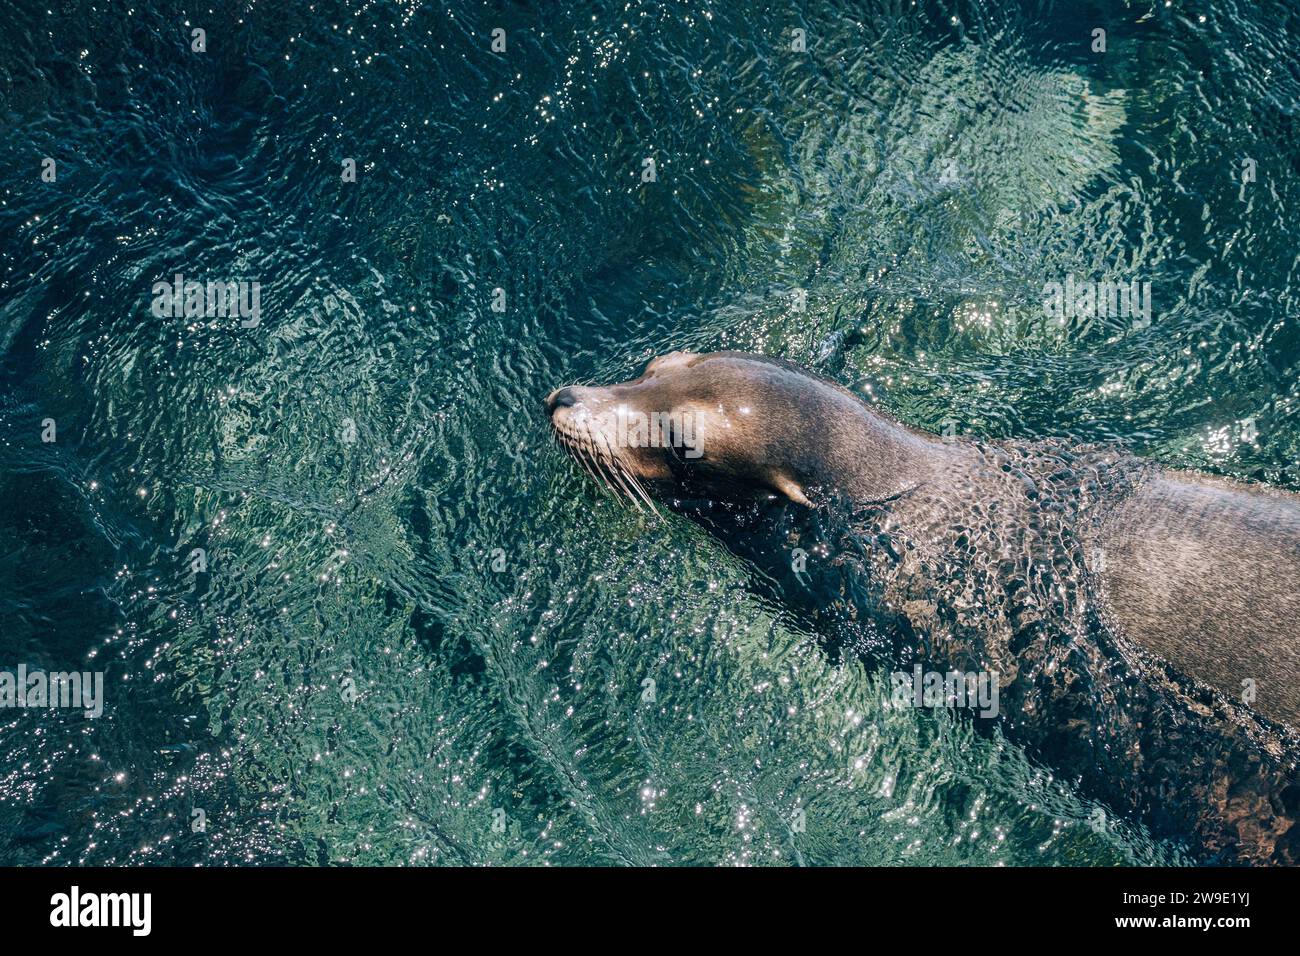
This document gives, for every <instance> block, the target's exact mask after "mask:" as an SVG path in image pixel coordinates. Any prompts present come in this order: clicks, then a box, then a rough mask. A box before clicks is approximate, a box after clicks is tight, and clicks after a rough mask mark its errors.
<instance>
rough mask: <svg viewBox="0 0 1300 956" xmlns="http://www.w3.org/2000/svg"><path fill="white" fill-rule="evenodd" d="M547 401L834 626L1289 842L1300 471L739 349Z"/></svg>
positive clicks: (1055, 745)
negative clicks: (1148, 450)
mask: <svg viewBox="0 0 1300 956" xmlns="http://www.w3.org/2000/svg"><path fill="white" fill-rule="evenodd" d="M545 405H546V410H547V412H548V415H549V417H550V422H551V426H552V429H553V432H554V434H555V436H556V437H557V439H558V440H559V442H560V443H561V444H562V445H563V446H564V447H565V448H566V449H567V450H568V451H569V452H571V453H572V454H573V455H574V456H575V457H576V458H577V459H578V460H579V461H580V462H581V463H582V464H583V466H584V467H585V468H586V469H587V471H588V472H589V473H590V474H591V476H592V477H593V478H595V479H596V480H597V481H598V482H600V483H601V484H602V485H604V486H606V487H607V488H609V489H611V490H612V491H614V492H615V493H616V494H618V495H621V496H623V497H625V498H626V499H628V500H629V501H632V502H635V503H636V504H638V506H640V507H643V508H644V507H648V508H651V509H653V508H654V507H655V503H656V502H663V503H666V504H668V505H669V506H671V507H673V508H674V509H676V510H679V511H681V512H683V513H686V514H689V515H690V516H691V517H692V518H694V519H696V520H698V521H700V522H701V523H703V524H704V525H705V526H706V527H708V528H709V529H710V530H711V531H714V532H715V533H717V534H719V535H720V536H721V537H722V538H723V540H724V541H725V542H726V543H727V544H728V546H729V547H731V548H732V549H733V550H735V551H737V552H738V553H740V554H742V555H744V556H745V557H746V558H748V559H750V560H752V561H754V562H755V563H756V564H758V565H759V566H760V567H761V568H762V569H763V570H764V571H765V572H767V573H766V574H764V575H761V576H759V577H760V579H762V580H774V581H778V584H777V585H776V586H777V587H778V588H779V590H780V591H781V593H782V594H783V595H784V596H785V597H787V598H788V599H789V600H791V601H793V602H795V603H796V604H797V605H800V606H803V607H805V608H806V609H807V610H809V611H810V612H811V613H812V614H814V615H815V616H816V618H817V619H818V621H819V622H821V623H822V624H825V625H827V627H828V632H829V631H836V630H840V631H843V632H844V633H852V634H856V635H857V637H855V638H853V640H854V646H855V647H857V649H859V650H861V651H862V652H863V653H865V654H868V655H870V656H873V657H876V658H878V659H879V660H881V661H885V662H892V663H893V664H894V665H895V666H900V665H904V664H906V665H907V666H909V667H910V666H912V665H913V663H916V664H920V663H926V664H933V665H936V666H940V667H947V668H958V669H960V670H959V672H960V673H983V674H993V675H995V676H996V679H997V681H998V682H999V684H1000V686H1001V694H1000V696H1001V708H1000V710H1001V714H1002V716H1001V717H1000V718H999V720H1000V723H1001V725H1002V727H1003V729H1004V732H1005V733H1006V734H1007V735H1008V736H1009V737H1010V738H1011V739H1013V740H1015V741H1017V742H1018V743H1020V744H1021V745H1022V746H1024V747H1025V749H1026V751H1027V752H1028V753H1029V754H1030V755H1031V756H1032V757H1035V758H1036V759H1039V760H1041V761H1043V762H1044V763H1046V764H1048V765H1049V766H1051V767H1053V768H1054V769H1056V770H1057V771H1059V772H1061V773H1063V774H1065V775H1067V776H1068V777H1070V778H1071V779H1074V780H1076V781H1077V782H1078V783H1079V784H1080V786H1081V787H1082V789H1083V790H1084V791H1085V792H1087V793H1089V794H1090V795H1093V796H1096V797H1097V798H1098V799H1101V800H1103V801H1105V802H1107V803H1109V804H1110V805H1111V806H1113V807H1114V808H1115V809H1117V810H1119V811H1120V812H1122V813H1124V814H1127V815H1130V816H1132V817H1135V818H1138V819H1141V820H1142V821H1143V822H1145V823H1146V824H1147V826H1148V827H1149V828H1150V829H1151V831H1152V833H1153V834H1154V835H1156V836H1158V837H1164V838H1168V839H1171V840H1173V841H1175V842H1179V843H1181V844H1183V845H1185V846H1186V847H1187V848H1188V849H1189V851H1190V852H1192V853H1193V854H1194V855H1196V856H1197V857H1198V858H1199V859H1201V860H1203V861H1205V862H1274V863H1294V862H1297V861H1298V860H1300V826H1298V825H1297V823H1298V821H1300V777H1298V776H1297V766H1298V765H1300V736H1297V733H1296V729H1297V728H1300V687H1298V686H1297V682H1296V678H1298V677H1300V627H1298V626H1297V623H1296V622H1300V496H1297V495H1295V494H1293V493H1290V492H1285V491H1281V490H1277V489H1269V488H1264V487H1260V486H1256V485H1248V484H1243V483H1239V482H1233V481H1228V480H1225V479H1221V478H1213V477H1210V476H1206V475H1201V474H1195V473H1190V472H1180V471H1174V470H1168V469H1164V468H1162V467H1160V466H1158V465H1156V464H1155V463H1153V462H1150V461H1147V460H1144V459H1142V458H1139V457H1136V456H1133V455H1131V454H1128V453H1126V452H1124V451H1123V450H1121V449H1118V448H1114V447H1107V446H1074V445H1071V444H1069V443H1067V442H1063V441H1045V442H1033V443H1025V442H1020V443H1017V442H1000V441H971V440H951V439H943V438H940V437H937V436H933V435H929V434H926V433H924V432H921V431H918V430H916V429H912V428H909V427H907V426H906V425H903V424H902V423H900V422H898V421H896V420H894V419H893V418H891V417H890V416H888V415H886V414H884V413H883V412H881V411H879V410H877V409H875V408H872V407H871V406H869V405H868V404H867V403H866V402H864V401H863V400H862V399H861V398H859V397H858V396H857V395H855V394H853V393H852V392H849V391H848V390H846V389H844V388H842V387H840V386H839V385H837V384H835V383H833V382H829V381H826V380H824V379H821V378H819V377H817V376H814V375H812V374H810V373H808V372H806V371H804V370H802V369H800V368H799V367H798V366H796V365H793V364H791V363H789V362H785V361H782V360H779V359H773V358H767V357H763V356H758V355H749V354H745V353H739V352H714V353H708V354H694V353H689V352H674V353H671V354H668V355H664V356H661V357H659V358H656V359H654V360H653V361H651V362H650V363H649V365H647V366H646V369H645V371H644V373H643V374H642V375H641V376H640V377H639V378H637V379H634V380H632V381H629V382H624V383H621V384H615V385H609V386H605V387H587V386H568V387H565V388H560V389H557V390H556V391H554V392H552V393H551V394H550V395H548V396H547V397H546V400H545ZM796 548H797V549H798V551H795V550H794V549H796ZM792 553H794V554H799V555H803V556H804V559H803V560H802V561H794V562H792V561H791V554H792ZM808 556H811V557H808ZM801 565H802V566H801ZM791 572H793V573H791ZM864 622H865V623H870V624H871V627H870V628H864V627H863V625H864ZM863 635H866V636H865V637H863Z"/></svg>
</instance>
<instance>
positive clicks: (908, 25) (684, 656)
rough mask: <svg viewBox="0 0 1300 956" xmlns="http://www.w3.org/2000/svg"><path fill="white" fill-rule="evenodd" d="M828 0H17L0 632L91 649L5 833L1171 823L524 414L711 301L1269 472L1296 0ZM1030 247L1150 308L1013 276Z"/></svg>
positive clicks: (521, 842) (621, 858)
mask: <svg viewBox="0 0 1300 956" xmlns="http://www.w3.org/2000/svg"><path fill="white" fill-rule="evenodd" d="M852 6H853V7H854V9H855V12H854V13H853V14H851V15H850V14H849V13H846V12H844V11H843V10H841V9H839V8H838V6H837V5H834V4H824V3H820V2H816V3H809V4H804V5H801V6H800V9H798V10H796V9H794V8H792V7H790V6H788V5H781V4H774V5H763V4H746V3H732V2H726V3H717V4H708V3H697V2H685V3H663V4H659V3H635V2H633V3H626V4H625V3H621V2H620V3H598V4H581V3H580V4H567V5H564V8H563V9H561V8H560V7H559V6H558V5H550V4H539V5H537V6H536V8H535V9H531V8H528V7H526V6H519V7H516V6H512V5H498V4H495V3H489V4H483V5H467V4H461V3H453V4H451V5H450V6H448V7H443V6H427V5H424V4H420V3H414V2H403V3H390V2H383V3H378V2H359V0H354V2H349V3H337V4H335V3H315V4H308V3H305V2H304V3H297V2H294V3H289V2H285V3H282V4H276V3H262V2H253V0H249V2H247V3H230V4H216V5H208V4H201V5H200V4H196V5H193V6H190V7H183V6H181V5H176V4H170V3H157V4H154V3H146V4H141V5H138V6H132V5H131V4H126V3H117V2H102V3H98V4H84V3H74V2H70V3H57V4H55V3H44V2H42V3H36V2H30V0H17V2H16V4H11V5H10V7H7V8H6V9H7V11H10V12H8V13H7V14H6V25H5V30H4V32H3V35H0V113H2V120H0V121H2V122H3V130H2V135H0V169H3V171H4V172H3V180H2V181H0V349H2V353H0V356H2V361H3V365H2V366H0V666H5V667H11V666H13V665H15V664H17V663H18V662H24V663H26V664H27V665H28V666H29V667H33V668H35V667H48V668H50V669H55V670H62V669H74V668H85V669H98V670H102V671H104V672H105V674H106V677H107V687H106V691H105V698H106V702H105V713H104V715H103V716H102V717H100V718H99V719H95V720H91V719H86V718H84V717H82V716H80V715H79V714H76V713H68V712H65V711H22V710H6V711H3V712H0V856H2V857H3V859H4V861H5V862H14V863H41V862H44V863H69V862H81V863H95V864H106V863H175V864H192V863H207V864H230V863H283V862H290V863H359V864H403V863H425V862H436V863H441V862H449V863H503V864H507V863H508V864H543V863H562V864H573V863H583V864H588V863H622V864H674V863H676V864H681V863H700V864H739V863H754V864H770V863H790V862H802V863H810V864H827V863H866V864H954V863H980V864H987V863H1005V864H1078V863H1095V864H1114V863H1147V862H1162V861H1163V862H1178V861H1180V860H1181V859H1182V856H1181V854H1180V851H1179V850H1178V848H1177V847H1176V846H1173V845H1169V844H1165V843H1157V842H1153V841H1152V840H1151V839H1149V838H1148V837H1147V836H1146V835H1145V834H1144V833H1143V832H1141V831H1140V829H1137V828H1134V827H1130V826H1127V825H1125V824H1122V823H1121V824H1117V823H1115V822H1114V821H1113V820H1110V819H1108V818H1105V817H1102V819H1103V820H1104V822H1103V824H1102V825H1097V820H1098V818H1099V817H1098V813H1097V811H1098V809H1099V808H1097V807H1096V806H1094V805H1093V804H1091V803H1089V802H1088V801H1087V800H1085V799H1083V798H1082V797H1080V796H1079V795H1078V794H1077V793H1076V792H1075V791H1074V790H1073V789H1072V788H1071V786H1070V784H1069V782H1068V781H1060V780H1055V779H1053V778H1052V777H1051V776H1050V774H1048V773H1047V772H1045V771H1044V770H1043V769H1042V768H1039V767H1035V766H1034V765H1032V764H1031V763H1030V762H1029V761H1028V760H1026V758H1025V757H1024V756H1023V754H1021V753H1019V752H1018V751H1017V750H1016V749H1015V748H1014V747H1011V746H1010V745H1007V744H1005V743H1003V742H1001V741H1000V738H999V737H998V736H997V735H980V734H975V733H974V732H973V731H972V730H971V728H970V722H969V721H963V720H954V719H952V718H951V717H950V716H949V715H948V714H946V713H943V712H940V713H934V712H916V711H899V710H894V709H890V708H887V707H884V706H882V705H883V704H884V702H885V700H886V699H887V691H886V688H885V686H884V684H883V683H882V681H881V677H880V675H878V674H875V673H873V672H871V671H870V670H869V669H867V668H865V667H864V665H863V664H861V663H859V662H855V661H852V660H849V661H846V662H842V663H841V662H834V661H832V660H830V659H828V656H827V654H826V653H825V651H824V649H823V648H822V647H821V646H820V645H819V643H818V640H817V638H816V637H815V635H814V634H813V632H812V630H811V629H810V628H809V626H808V624H807V622H806V621H804V620H802V619H801V618H800V616H799V614H797V613H796V612H795V611H793V610H792V609H790V608H787V607H784V606H778V605H774V604H772V603H770V602H768V601H765V600H764V599H762V598H760V597H759V596H758V592H756V591H755V589H754V588H753V587H752V586H751V585H752V582H751V580H750V578H751V576H752V574H753V572H752V571H751V569H749V568H748V567H747V566H745V565H744V564H743V563H741V562H740V561H738V560H737V559H736V558H734V557H732V556H731V555H730V554H728V553H727V552H726V551H725V550H724V549H723V548H722V547H721V546H720V545H719V544H718V543H717V542H716V541H714V540H713V539H712V538H710V537H709V536H708V535H706V534H704V533H703V532H702V531H701V530H700V529H699V528H698V527H696V526H695V525H693V524H691V523H690V522H688V521H685V520H683V519H680V518H676V517H668V518H666V519H665V520H663V521H659V522H655V521H651V520H649V519H647V518H644V517H639V516H637V515H636V514H633V513H628V512H626V511H625V510H623V509H622V508H620V507H619V506H618V505H617V504H615V503H614V502H612V501H610V500H608V499H604V498H601V497H600V496H599V495H598V494H597V493H596V491H595V490H594V489H593V488H592V486H591V483H590V482H589V481H587V480H586V479H585V477H584V476H583V474H582V473H581V471H580V470H579V469H578V468H577V467H575V465H574V463H573V462H572V461H571V460H570V459H568V458H567V457H566V456H565V455H564V454H563V453H562V452H561V451H560V450H558V449H557V448H556V447H555V446H554V445H553V443H552V441H551V439H550V437H549V434H548V430H547V428H546V424H545V420H544V417H543V415H542V409H541V404H540V401H541V398H542V396H543V395H544V394H545V393H546V392H547V391H549V390H550V389H551V388H553V387H555V386H557V385H559V384H562V383H564V382H569V381H574V380H586V381H597V380H600V381H608V380H616V379H624V378H627V377H630V376H632V375H634V374H635V373H636V372H637V371H638V370H639V368H640V366H641V365H642V364H643V363H644V362H645V360H646V359H647V358H648V357H650V356H651V355H653V354H656V353H660V352H665V351H669V350H671V349H674V348H692V349H697V350H704V349H712V348H721V347H726V348H736V349H744V350H750V351H761V352H765V353H768V354H772V355H779V356H784V357H786V358H790V359H793V360H795V361H798V362H801V363H803V364H805V365H806V366H808V367H810V368H812V369H815V370H817V371H819V372H821V373H822V374H825V375H828V376H830V377H833V378H835V379H837V380H838V381H840V382H843V383H844V384H846V385H848V386H850V387H852V388H855V389H856V390H858V391H859V392H860V393H862V394H863V395H864V396H866V397H868V398H869V399H871V400H872V401H875V402H877V403H879V404H880V405H882V406H883V407H885V408H887V409H889V410H891V411H892V412H894V413H895V414H897V415H898V416H899V417H901V418H903V419H904V420H905V421H907V422H909V423H911V424H914V425H917V426H920V427H923V428H927V429H931V430H935V431H940V430H947V431H949V432H952V433H955V434H970V435H976V436H981V437H998V438H1002V437H1019V438H1034V437H1042V436H1049V435H1062V436H1071V437H1074V438H1077V439H1080V440H1123V441H1126V442H1128V443H1130V444H1131V445H1132V446H1133V447H1134V448H1135V449H1136V450H1138V451H1140V452H1142V453H1143V454H1147V455H1151V456H1153V457H1155V458H1158V459H1159V460H1161V461H1163V462H1165V463H1167V464H1171V465H1175V466H1184V467H1200V468H1206V469H1210V470H1214V471H1219V472H1222V473H1226V474H1232V475H1237V476H1242V477H1250V478H1256V479H1261V480H1266V481H1270V482H1274V483H1277V484H1281V485H1284V486H1287V487H1293V488H1294V487H1297V486H1300V466H1298V465H1297V460H1298V456H1300V405H1298V398H1300V396H1298V394H1297V389H1298V385H1297V382H1298V381H1300V379H1298V377H1297V374H1296V373H1297V360H1298V359H1300V342H1298V341H1297V328H1298V326H1297V312H1298V310H1300V305H1298V303H1297V290H1298V289H1300V253H1298V249H1297V245H1298V244H1297V241H1296V238H1295V236H1296V227H1295V223H1296V221H1297V218H1298V216H1300V187H1298V186H1297V182H1298V181H1300V180H1298V179H1297V172H1298V170H1297V168H1296V164H1297V156H1300V149H1298V148H1297V147H1298V145H1300V144H1297V123H1298V121H1300V120H1298V117H1300V106H1298V105H1297V101H1298V100H1300V63H1298V60H1297V52H1296V51H1297V50H1298V49H1300V36H1298V34H1300V15H1298V14H1297V13H1296V12H1295V11H1294V10H1293V9H1290V8H1289V6H1288V5H1287V4H1285V3H1281V2H1278V3H1270V2H1263V3H1259V4H1255V3H1247V2H1244V0H1243V2H1229V0H1221V2H1214V3H1211V2H1209V0H1206V2H1202V3H1190V2H1185V0H1173V2H1171V3H1165V2H1164V0H1160V2H1157V3H1154V4H1150V3H1145V2H1143V3H1136V2H1135V3H1130V4H1125V3H1113V4H1088V3H1084V4H1079V3H1069V4H1061V5H1059V6H1058V5H1054V4H1051V3H1026V4H1024V5H1020V4H1010V3H1009V4H999V3H993V2H975V3H965V2H954V3H932V4H931V3H927V4H910V3H886V4H870V3H867V4H862V5H856V4H855V5H852ZM15 8H16V9H15ZM498 27H499V28H501V29H503V30H504V31H505V37H506V49H505V51H504V52H501V53H496V52H493V51H492V49H491V44H492V31H493V30H494V29H495V28H498ZM194 28H202V29H204V30H205V31H206V34H205V37H206V50H205V51H203V52H195V51H194V50H193V49H192V48H191V39H192V34H191V31H192V29H194ZM796 28H797V29H801V30H804V31H806V32H805V36H806V43H807V51H806V52H797V51H794V50H792V49H791V46H792V39H793V37H794V34H793V33H792V31H793V30H795V29H796ZM1096 28H1103V29H1105V30H1106V49H1105V52H1104V53H1103V52H1094V51H1093V49H1092V46H1093V42H1094V41H1093V34H1092V31H1093V30H1094V29H1096ZM45 157H50V158H53V159H54V160H55V167H54V168H55V170H56V178H55V180H54V181H53V182H46V181H44V180H43V178H42V169H43V165H42V160H43V159H44V158H45ZM647 158H651V159H654V160H655V170H656V175H657V178H656V180H655V181H653V182H644V181H643V172H644V169H645V166H644V160H645V159H647ZM348 159H353V160H355V163H356V170H357V173H356V181H355V182H345V181H344V180H343V177H342V175H341V170H342V169H343V165H344V161H345V160H348ZM1247 160H1250V161H1253V163H1251V164H1247V162H1246V161H1247ZM1248 170H1253V174H1254V175H1253V179H1252V178H1251V176H1250V175H1249V174H1248ZM1243 180H1248V181H1243ZM176 273H182V274H183V275H185V276H187V277H192V278H199V279H220V280H227V279H230V280H240V279H242V280H247V281H254V280H255V281H257V282H259V283H260V294H261V321H260V323H258V324H256V325H253V326H250V327H246V326H244V325H241V322H240V321H239V319H238V318H229V317H212V318H206V317H199V318H188V319H187V318H184V317H180V318H167V317H158V316H156V315H154V314H153V311H152V310H151V303H152V301H153V295H152V292H151V289H152V286H153V284H154V283H155V282H157V281H160V280H164V279H168V278H170V277H171V276H173V275H175V274H176ZM1071 275H1072V276H1076V277H1081V278H1090V279H1099V278H1103V277H1106V276H1115V277H1120V278H1123V279H1125V280H1127V279H1131V278H1137V279H1141V280H1146V281H1150V282H1151V284H1152V295H1153V310H1152V311H1153V315H1152V321H1151V323H1150V325H1149V327H1145V328H1143V327H1140V323H1139V324H1136V325H1135V324H1134V323H1130V322H1128V321H1120V320H1114V321H1091V322H1088V321H1067V322H1065V323H1060V322H1050V321H1046V320H1045V319H1044V317H1043V312H1042V307H1041V302H1042V288H1043V285H1044V283H1045V282H1049V281H1060V280H1062V279H1063V278H1064V277H1066V276H1071ZM497 289H500V290H503V295H504V311H496V310H494V309H493V303H494V296H495V297H496V298H497V301H498V302H499V301H500V297H499V296H497V294H496V293H495V292H494V290H497ZM794 289H803V290H805V292H806V311H803V312H800V311H799V310H798V306H797V297H796V296H795V295H793V294H792V290H794ZM47 419H49V420H53V423H54V426H55V429H56V440H54V441H52V442H45V441H42V435H43V432H44V431H45V430H46V426H45V424H44V423H45V421H46V420H47ZM196 549H201V550H202V557H203V558H205V560H206V570H200V571H195V570H194V567H195V565H196V563H202V562H201V561H198V562H196V558H195V556H194V552H195V550H196ZM651 682H652V683H651ZM200 821H202V822H203V823H204V824H205V825H204V826H199V825H198V823H199V822H200Z"/></svg>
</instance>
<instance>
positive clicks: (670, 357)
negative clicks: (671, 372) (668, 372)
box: [645, 351, 695, 372]
mask: <svg viewBox="0 0 1300 956" xmlns="http://www.w3.org/2000/svg"><path fill="white" fill-rule="evenodd" d="M693 358H695V353H694V352H682V351H677V352H665V353H664V354H663V355H657V356H655V357H654V358H652V359H651V360H650V361H649V362H647V363H646V367H645V370H646V371H647V372H648V371H650V370H651V369H652V368H657V367H661V366H664V365H672V364H675V363H677V362H684V361H686V360H688V359H693Z"/></svg>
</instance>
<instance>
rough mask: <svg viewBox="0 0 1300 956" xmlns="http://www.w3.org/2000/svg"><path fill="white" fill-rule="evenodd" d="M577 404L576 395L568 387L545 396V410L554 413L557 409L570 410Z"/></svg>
mask: <svg viewBox="0 0 1300 956" xmlns="http://www.w3.org/2000/svg"><path fill="white" fill-rule="evenodd" d="M576 404H578V395H577V393H576V392H575V391H574V389H573V388H571V387H570V386H567V385H566V386H565V387H564V388H557V389H556V390H555V391H553V392H551V394H550V395H547V396H546V410H547V411H548V412H554V411H555V410H556V409H557V408H571V407H572V406H574V405H576Z"/></svg>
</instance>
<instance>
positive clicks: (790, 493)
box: [772, 475, 812, 508]
mask: <svg viewBox="0 0 1300 956" xmlns="http://www.w3.org/2000/svg"><path fill="white" fill-rule="evenodd" d="M772 487H773V488H775V489H776V490H777V491H779V492H780V493H781V494H783V495H785V496H786V497H787V498H789V499H790V500H791V501H793V502H794V503H795V504H797V505H803V506H804V507H805V508H811V507H812V502H811V501H809V500H808V497H807V496H806V495H805V494H804V493H803V489H802V488H800V487H799V483H798V482H797V481H795V480H794V479H792V478H787V477H786V476H785V475H776V476H775V477H774V478H773V479H772Z"/></svg>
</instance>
